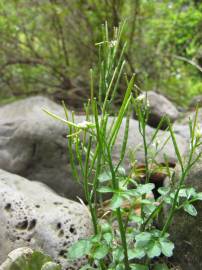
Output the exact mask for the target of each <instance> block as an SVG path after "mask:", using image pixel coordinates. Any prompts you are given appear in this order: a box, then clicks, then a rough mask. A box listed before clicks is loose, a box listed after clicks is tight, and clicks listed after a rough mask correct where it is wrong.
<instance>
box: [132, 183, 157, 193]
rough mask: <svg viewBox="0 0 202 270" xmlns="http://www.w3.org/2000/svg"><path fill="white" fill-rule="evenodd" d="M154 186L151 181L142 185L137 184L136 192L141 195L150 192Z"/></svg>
mask: <svg viewBox="0 0 202 270" xmlns="http://www.w3.org/2000/svg"><path fill="white" fill-rule="evenodd" d="M154 188H155V185H154V184H153V183H148V184H144V185H138V186H137V189H136V190H137V192H138V193H139V194H141V195H143V194H147V193H150V192H151V191H152V190H153V189H154Z"/></svg>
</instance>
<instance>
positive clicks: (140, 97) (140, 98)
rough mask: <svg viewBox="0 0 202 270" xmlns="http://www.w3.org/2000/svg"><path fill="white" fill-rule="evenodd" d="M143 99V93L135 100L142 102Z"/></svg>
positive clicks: (144, 96)
mask: <svg viewBox="0 0 202 270" xmlns="http://www.w3.org/2000/svg"><path fill="white" fill-rule="evenodd" d="M145 98H146V95H145V93H143V94H141V95H139V96H138V97H137V98H136V100H137V101H142V100H145Z"/></svg>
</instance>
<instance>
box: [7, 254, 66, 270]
mask: <svg viewBox="0 0 202 270" xmlns="http://www.w3.org/2000/svg"><path fill="white" fill-rule="evenodd" d="M16 254H18V253H17V251H16ZM2 267H3V269H5V270H61V267H60V266H59V265H58V264H56V263H54V262H52V260H51V258H50V257H49V256H46V255H44V254H43V253H41V252H39V251H31V250H30V251H29V252H26V253H22V254H19V255H18V256H17V257H16V255H15V256H14V255H13V259H12V256H11V255H10V256H9V259H8V262H7V261H6V262H5V263H4V264H3V266H2Z"/></svg>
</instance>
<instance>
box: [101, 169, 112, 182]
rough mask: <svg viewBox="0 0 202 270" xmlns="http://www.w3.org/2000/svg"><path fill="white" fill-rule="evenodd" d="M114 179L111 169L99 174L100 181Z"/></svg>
mask: <svg viewBox="0 0 202 270" xmlns="http://www.w3.org/2000/svg"><path fill="white" fill-rule="evenodd" d="M111 179H112V174H111V172H110V171H104V172H103V173H101V174H100V175H99V176H98V180H99V182H101V183H103V182H107V181H109V180H111Z"/></svg>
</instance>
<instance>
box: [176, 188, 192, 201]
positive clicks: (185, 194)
mask: <svg viewBox="0 0 202 270" xmlns="http://www.w3.org/2000/svg"><path fill="white" fill-rule="evenodd" d="M195 195H196V190H195V189H194V188H182V189H181V190H180V192H179V196H180V197H185V198H187V199H189V198H191V197H192V196H195Z"/></svg>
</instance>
